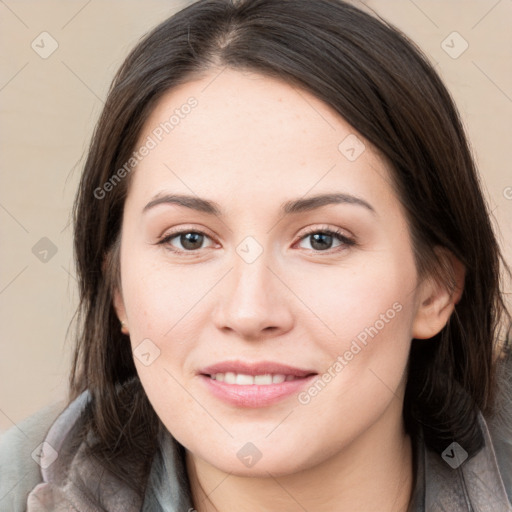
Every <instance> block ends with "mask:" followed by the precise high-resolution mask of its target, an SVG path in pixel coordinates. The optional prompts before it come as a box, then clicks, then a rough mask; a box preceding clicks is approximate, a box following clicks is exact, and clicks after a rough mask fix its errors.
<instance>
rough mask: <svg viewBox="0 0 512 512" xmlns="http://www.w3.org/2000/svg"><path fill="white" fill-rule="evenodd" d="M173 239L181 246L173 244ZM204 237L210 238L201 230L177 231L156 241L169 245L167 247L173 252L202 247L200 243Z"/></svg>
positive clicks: (194, 249) (188, 250) (189, 250)
mask: <svg viewBox="0 0 512 512" xmlns="http://www.w3.org/2000/svg"><path fill="white" fill-rule="evenodd" d="M174 239H177V242H178V243H179V244H180V245H181V248H180V247H174V246H173V244H172V241H173V240H174ZM205 239H210V237H209V236H208V235H207V234H206V233H203V232H202V231H178V232H175V233H170V234H168V235H167V236H165V237H164V238H162V239H161V240H160V241H159V242H158V243H159V244H162V245H167V246H169V249H170V250H171V251H174V252H178V253H180V252H193V251H196V250H198V249H204V247H202V245H203V242H204V241H205Z"/></svg>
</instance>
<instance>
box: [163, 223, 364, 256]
mask: <svg viewBox="0 0 512 512" xmlns="http://www.w3.org/2000/svg"><path fill="white" fill-rule="evenodd" d="M189 233H194V234H197V235H204V236H206V237H208V238H211V237H210V236H209V235H208V234H206V233H205V232H204V231H200V230H193V229H189V230H181V231H176V232H174V233H169V234H168V235H166V236H165V237H164V238H162V239H160V240H159V242H157V245H168V250H170V251H172V252H174V253H177V254H189V255H193V254H194V253H197V252H198V251H199V249H197V250H189V251H185V250H183V249H176V248H174V247H171V244H170V241H171V240H172V239H174V238H176V237H178V236H180V235H185V234H189ZM318 233H321V234H324V235H329V236H333V237H334V238H336V239H337V240H338V241H340V242H342V245H341V246H338V247H337V248H334V249H327V250H325V251H319V250H315V249H305V250H306V251H309V252H314V253H315V254H322V253H326V254H332V253H333V252H340V251H343V250H346V249H347V248H348V247H352V246H355V245H356V241H355V240H354V239H352V238H349V237H348V236H346V235H345V234H343V233H342V232H341V231H339V230H337V229H331V228H311V229H310V230H308V231H307V232H306V233H304V234H302V236H300V237H299V238H298V239H297V240H296V241H295V242H294V245H295V244H296V243H297V242H300V241H301V240H303V239H305V238H307V237H308V236H311V235H313V234H318Z"/></svg>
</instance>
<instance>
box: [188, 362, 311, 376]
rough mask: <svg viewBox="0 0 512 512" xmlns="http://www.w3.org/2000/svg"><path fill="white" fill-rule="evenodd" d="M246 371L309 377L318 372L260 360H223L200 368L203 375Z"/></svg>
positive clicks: (248, 373)
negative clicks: (255, 361)
mask: <svg viewBox="0 0 512 512" xmlns="http://www.w3.org/2000/svg"><path fill="white" fill-rule="evenodd" d="M226 372H233V373H244V374H245V375H252V376H254V375H265V374H269V373H271V374H274V375H275V374H283V375H293V376H294V377H299V378H301V377H307V376H308V375H311V374H312V373H314V374H316V373H317V372H315V370H307V369H302V368H296V367H294V366H288V365H285V364H281V363H277V362H273V361H260V362H257V363H248V362H244V361H223V362H220V363H217V364H214V365H211V366H207V367H206V368H203V369H201V370H199V372H198V373H199V374H201V375H213V374H215V373H226Z"/></svg>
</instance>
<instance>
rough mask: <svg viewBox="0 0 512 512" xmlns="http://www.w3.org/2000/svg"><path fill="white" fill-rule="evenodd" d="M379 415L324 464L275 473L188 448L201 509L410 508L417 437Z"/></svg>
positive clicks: (393, 511) (322, 511)
mask: <svg viewBox="0 0 512 512" xmlns="http://www.w3.org/2000/svg"><path fill="white" fill-rule="evenodd" d="M383 420H384V422H381V421H378V422H377V423H375V424H374V425H372V427H370V428H369V429H368V430H366V431H365V432H364V433H363V434H362V435H361V436H360V437H359V438H358V439H356V440H355V441H353V442H352V443H350V445H349V446H347V447H345V448H343V449H342V450H340V451H339V452H338V453H336V454H334V455H333V456H332V457H330V458H328V459H327V460H325V461H324V462H322V463H321V464H318V465H316V466H314V467H311V468H308V469H307V470H303V471H300V472H297V473H293V474H288V475H284V476H279V477H274V476H272V474H271V472H267V473H268V475H269V476H268V477H250V478H248V477H246V476H237V475H234V474H232V473H226V472H224V471H221V470H220V469H218V468H216V467H214V466H212V465H211V464H209V463H207V462H206V461H204V460H203V459H200V458H199V457H196V456H195V455H193V454H192V453H190V452H189V451H188V450H187V452H186V465H187V472H188V476H189V481H190V486H191V491H192V497H193V502H194V507H195V510H196V511H197V512H227V511H232V510H237V511H239V512H256V511H258V512H271V511H275V510H280V511H281V512H292V511H293V512H296V511H297V510H315V511H316V512H328V511H329V512H332V510H337V511H347V512H348V511H350V512H353V511H354V510H364V511H367V512H372V511H375V512H377V511H378V512H383V511H386V512H387V511H389V512H406V511H407V509H408V506H409V501H410V498H411V494H412V490H413V458H412V443H411V439H410V437H409V436H408V435H406V433H405V431H404V429H403V423H402V419H401V415H399V419H398V418H396V415H395V419H394V421H389V418H387V419H386V418H383Z"/></svg>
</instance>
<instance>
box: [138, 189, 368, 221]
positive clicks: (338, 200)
mask: <svg viewBox="0 0 512 512" xmlns="http://www.w3.org/2000/svg"><path fill="white" fill-rule="evenodd" d="M160 204H176V205H178V206H184V207H185V208H190V209H192V210H196V211H199V212H203V213H207V214H209V215H216V216H218V217H222V209H221V207H220V206H219V204H218V203H216V202H214V201H210V200H208V199H202V198H200V197H197V196H189V195H183V194H165V195H160V194H157V196H155V198H154V199H152V200H151V201H150V202H149V203H148V204H147V205H146V206H145V207H144V209H143V213H145V212H147V211H148V210H150V209H151V208H154V207H155V206H157V205H160ZM329 204H351V205H356V206H362V207H363V208H365V209H367V210H369V211H370V212H372V213H373V214H376V211H375V209H374V208H373V206H372V205H371V204H369V203H368V202H367V201H365V200H364V199H361V198H360V197H356V196H353V195H350V194H342V193H332V194H319V195H316V196H312V197H307V198H300V199H294V200H291V201H286V202H285V203H283V204H282V205H281V208H280V210H281V212H282V213H283V214H284V215H290V214H295V213H301V212H306V211H311V210H316V209H317V208H321V207H322V206H326V205H329Z"/></svg>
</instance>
